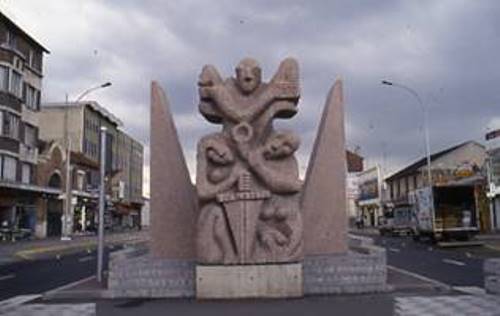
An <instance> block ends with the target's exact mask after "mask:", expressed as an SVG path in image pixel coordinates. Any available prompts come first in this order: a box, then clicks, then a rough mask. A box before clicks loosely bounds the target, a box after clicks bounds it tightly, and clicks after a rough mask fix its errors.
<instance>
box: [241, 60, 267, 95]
mask: <svg viewBox="0 0 500 316" xmlns="http://www.w3.org/2000/svg"><path fill="white" fill-rule="evenodd" d="M261 79H262V74H261V69H260V67H259V64H258V63H257V61H255V60H254V59H251V58H245V59H243V60H242V61H240V63H239V64H238V66H237V67H236V82H237V83H238V87H239V88H240V90H241V92H243V94H250V93H252V92H254V91H255V89H257V88H258V87H259V86H260V83H261Z"/></svg>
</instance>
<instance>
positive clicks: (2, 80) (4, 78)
mask: <svg viewBox="0 0 500 316" xmlns="http://www.w3.org/2000/svg"><path fill="white" fill-rule="evenodd" d="M0 89H1V90H3V91H8V90H9V68H8V67H5V66H1V65H0Z"/></svg>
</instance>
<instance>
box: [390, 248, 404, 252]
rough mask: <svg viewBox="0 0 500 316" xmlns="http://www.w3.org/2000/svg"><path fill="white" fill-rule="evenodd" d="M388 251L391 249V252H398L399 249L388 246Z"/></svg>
mask: <svg viewBox="0 0 500 316" xmlns="http://www.w3.org/2000/svg"><path fill="white" fill-rule="evenodd" d="M389 251H392V252H400V251H401V250H399V249H398V248H389Z"/></svg>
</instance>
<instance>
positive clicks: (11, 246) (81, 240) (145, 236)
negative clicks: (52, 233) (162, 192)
mask: <svg viewBox="0 0 500 316" xmlns="http://www.w3.org/2000/svg"><path fill="white" fill-rule="evenodd" d="M148 240H149V230H140V231H130V232H120V233H108V234H105V241H106V243H108V244H117V243H129V244H134V243H140V242H146V241H148ZM96 245H97V236H95V235H92V236H75V237H73V239H72V240H67V241H62V240H60V239H59V238H48V239H39V240H23V241H16V242H3V243H0V265H2V264H6V263H12V262H16V261H22V260H34V259H41V258H44V257H46V256H53V255H62V254H68V253H72V252H78V251H81V250H86V249H87V250H88V249H93V248H95V247H96Z"/></svg>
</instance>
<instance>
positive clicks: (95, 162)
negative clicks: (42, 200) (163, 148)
mask: <svg viewBox="0 0 500 316" xmlns="http://www.w3.org/2000/svg"><path fill="white" fill-rule="evenodd" d="M40 126H41V132H40V138H41V139H43V140H45V141H47V142H50V141H58V142H59V143H62V144H69V145H68V146H69V147H70V148H71V156H70V157H71V158H70V161H71V172H70V175H71V177H70V181H71V187H72V190H71V195H72V198H71V203H72V205H71V211H70V213H71V216H70V217H71V221H72V222H71V231H72V232H73V233H78V232H82V233H84V232H89V231H94V230H95V229H96V227H97V212H98V189H99V180H100V179H99V177H100V174H99V166H100V160H101V154H100V148H101V140H100V131H101V128H103V127H105V128H106V156H105V160H106V161H105V166H106V190H105V191H106V196H107V207H106V212H105V226H106V228H108V229H109V228H119V227H121V226H124V227H131V226H137V227H138V226H139V225H140V209H141V207H142V204H143V200H142V170H143V146H142V144H140V143H139V142H137V141H136V140H135V139H133V138H132V137H130V136H129V135H127V134H126V133H125V132H123V131H122V130H121V129H120V127H121V126H122V122H121V121H120V120H119V119H118V118H117V117H115V116H114V115H113V114H112V113H110V112H108V111H107V110H106V109H105V108H103V107H102V106H100V105H99V104H98V103H97V102H94V101H85V102H78V103H50V104H44V105H43V106H42V110H41V111H40Z"/></svg>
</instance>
